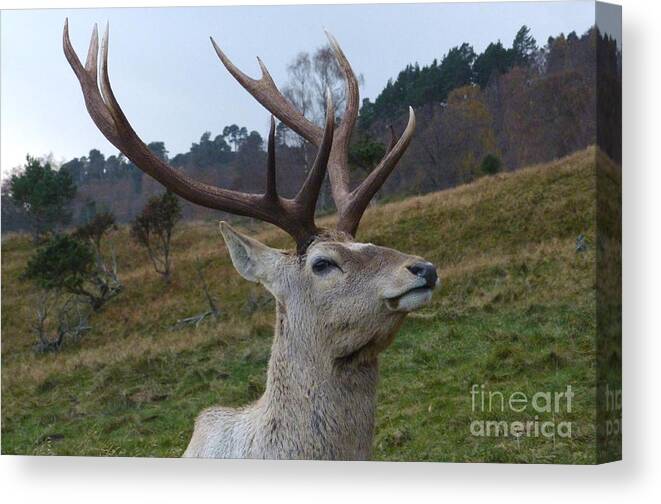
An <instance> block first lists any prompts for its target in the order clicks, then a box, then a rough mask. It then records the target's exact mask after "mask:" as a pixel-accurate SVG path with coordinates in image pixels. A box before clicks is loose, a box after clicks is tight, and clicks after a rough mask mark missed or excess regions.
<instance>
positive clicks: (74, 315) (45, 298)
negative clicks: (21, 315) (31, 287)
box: [32, 289, 91, 353]
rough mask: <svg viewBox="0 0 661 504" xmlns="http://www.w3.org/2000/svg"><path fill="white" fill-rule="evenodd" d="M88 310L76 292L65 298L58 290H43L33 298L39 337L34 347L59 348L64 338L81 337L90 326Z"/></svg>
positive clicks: (47, 350) (41, 351) (72, 340)
mask: <svg viewBox="0 0 661 504" xmlns="http://www.w3.org/2000/svg"><path fill="white" fill-rule="evenodd" d="M88 310H89V308H87V306H86V305H84V304H83V303H81V302H80V301H79V299H78V298H77V297H76V296H67V297H66V298H63V296H62V294H61V293H60V292H58V291H52V290H45V289H44V290H40V291H39V292H38V293H37V294H36V298H35V302H34V314H33V323H32V330H33V332H34V333H35V335H36V337H37V342H36V343H35V346H34V348H35V351H36V352H38V353H47V352H56V351H58V350H59V349H60V348H61V347H62V345H63V344H64V343H65V342H67V341H68V342H74V341H78V340H79V339H80V337H81V336H82V335H83V333H85V332H87V331H89V330H90V329H91V327H90V326H89V324H88V316H89V311H88ZM54 324H55V326H54V327H53V325H54Z"/></svg>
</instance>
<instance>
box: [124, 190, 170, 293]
mask: <svg viewBox="0 0 661 504" xmlns="http://www.w3.org/2000/svg"><path fill="white" fill-rule="evenodd" d="M179 219H181V205H180V204H179V200H178V199H177V197H176V196H175V195H174V194H172V193H171V192H170V191H167V192H166V193H164V194H163V195H162V196H154V197H152V198H150V200H149V201H148V202H147V205H145V208H143V210H142V212H141V213H140V215H138V216H137V217H136V218H135V220H134V221H133V222H132V223H131V236H132V237H133V239H134V240H135V241H137V242H138V243H139V244H140V245H142V246H143V247H145V248H146V249H147V253H148V254H149V259H150V260H151V262H152V265H153V266H154V270H155V271H156V272H157V273H159V274H161V275H162V276H163V278H164V279H165V281H166V282H168V281H169V280H170V272H171V269H172V262H171V256H170V249H171V243H172V232H173V230H174V227H175V225H176V224H177V222H179Z"/></svg>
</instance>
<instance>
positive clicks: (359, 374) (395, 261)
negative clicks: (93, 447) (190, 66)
mask: <svg viewBox="0 0 661 504" xmlns="http://www.w3.org/2000/svg"><path fill="white" fill-rule="evenodd" d="M326 35H327V37H328V40H329V43H330V46H331V48H332V50H333V53H334V55H335V58H336V60H337V63H338V65H339V67H340V69H341V71H342V73H343V75H344V79H345V86H346V88H345V89H346V104H345V110H344V115H343V116H342V118H341V120H340V121H339V124H338V126H337V127H335V122H336V118H335V110H334V105H333V100H332V97H331V95H330V93H327V98H326V117H325V123H324V127H323V128H322V127H320V126H318V125H317V124H315V123H314V122H312V121H311V120H309V119H307V118H306V117H305V116H304V115H303V114H302V113H300V112H299V111H298V110H297V109H296V108H295V106H294V105H293V104H292V103H291V102H290V101H289V100H287V99H286V98H285V97H284V96H283V95H282V94H281V93H280V91H279V90H278V88H277V86H276V84H275V83H274V81H273V79H272V78H271V76H270V74H269V72H268V70H267V68H266V66H265V65H264V63H263V62H262V61H261V60H260V59H259V58H258V63H259V66H260V68H261V73H262V75H261V78H259V79H253V78H251V77H249V76H247V75H246V74H244V73H243V72H242V71H241V70H239V69H238V68H237V67H236V66H234V64H233V63H232V62H231V61H230V60H229V59H228V57H227V56H226V55H225V53H224V52H223V51H222V50H221V49H220V47H219V46H218V45H217V44H216V42H215V41H214V39H213V38H211V44H212V46H213V49H214V50H215V52H216V54H217V55H218V57H219V59H220V61H221V62H222V64H223V65H224V66H225V68H226V69H227V70H228V71H229V73H230V74H231V75H232V76H233V77H234V78H235V79H236V80H237V81H238V83H239V84H240V85H241V86H242V87H243V88H245V89H246V90H247V91H248V92H249V93H250V94H251V95H252V96H253V97H254V98H255V99H256V100H257V101H258V102H259V103H260V104H261V105H262V106H264V107H265V108H266V109H267V110H268V111H269V112H270V113H271V119H270V131H269V135H268V142H267V144H268V145H267V155H266V165H267V166H266V181H265V191H264V193H263V194H254V193H246V192H240V191H235V190H231V189H225V188H221V187H216V186H212V185H209V184H206V183H202V182H200V181H197V180H194V179H192V178H190V177H189V176H188V175H187V174H185V173H184V172H182V171H180V170H178V169H176V168H174V167H172V166H170V165H169V164H167V163H166V162H165V161H163V160H161V159H160V158H158V157H157V156H156V155H154V154H153V153H152V152H151V151H150V150H149V149H148V148H147V146H146V145H145V143H144V142H143V141H142V140H141V139H140V137H139V136H138V135H137V133H136V132H135V131H134V130H133V128H132V127H131V125H130V123H129V121H128V120H127V118H126V116H125V115H124V112H123V111H122V109H121V108H120V105H119V104H118V102H117V100H116V98H115V95H114V93H113V90H112V88H111V86H110V80H109V77H108V27H106V30H105V35H104V37H103V40H102V43H101V47H100V49H99V41H98V38H99V37H98V31H97V26H96V25H95V26H94V29H93V32H92V38H91V41H90V45H89V50H88V54H87V59H86V61H85V64H84V65H83V64H82V63H81V61H80V60H79V58H78V56H77V54H76V52H75V50H74V49H73V47H72V45H71V41H70V39H69V30H68V20H66V21H65V24H64V33H63V45H64V53H65V56H66V58H67V60H68V61H69V63H70V65H71V67H72V69H73V71H74V73H75V75H76V77H77V79H78V81H79V83H80V86H81V88H82V92H83V97H84V101H85V105H86V108H87V111H88V113H89V115H90V117H91V118H92V121H93V122H94V124H95V125H96V127H97V128H98V129H99V130H100V131H101V133H103V135H104V136H105V137H106V138H107V139H108V141H109V142H110V143H111V144H112V145H114V146H115V147H116V148H117V149H119V151H121V152H122V153H123V154H124V155H125V156H126V157H127V158H128V159H130V160H131V161H132V162H133V163H134V164H135V165H136V166H138V167H139V168H140V169H141V170H142V171H143V172H144V173H146V174H148V175H150V176H151V177H153V178H154V179H156V180H157V181H158V182H160V183H161V184H162V185H163V186H165V187H166V188H167V189H169V190H171V191H172V192H174V193H176V194H177V195H179V196H180V197H182V198H183V199H185V200H187V201H189V202H192V203H194V204H197V205H202V206H204V207H207V208H211V209H215V210H220V211H223V212H227V213H230V214H233V215H240V216H245V217H251V218H254V219H257V220H260V221H263V222H266V223H269V224H272V225H275V226H276V227H278V228H280V229H281V230H283V231H285V232H286V233H287V234H288V235H289V236H290V237H291V238H292V239H293V241H294V243H295V244H296V247H295V248H292V249H291V250H280V249H275V248H271V247H269V246H267V245H265V244H263V243H261V242H259V241H258V240H256V239H255V238H252V237H249V236H246V235H244V234H242V233H241V232H239V231H238V230H237V229H235V228H234V227H233V226H231V225H230V224H228V223H227V222H220V233H221V234H222V236H223V238H224V241H225V244H226V246H227V249H228V251H229V256H230V258H231V262H232V264H233V266H234V267H235V269H236V270H237V272H238V273H239V275H241V276H242V277H243V278H244V279H246V280H248V281H250V282H255V283H258V284H261V285H262V286H263V287H264V288H265V289H266V290H267V291H268V292H269V293H270V294H271V295H272V296H273V298H274V299H275V306H276V308H275V312H276V313H275V330H274V336H273V341H272V346H271V354H270V358H269V361H268V368H267V374H266V386H265V391H264V393H263V395H262V396H261V397H260V398H259V399H258V400H257V401H255V402H253V403H252V404H249V405H246V406H243V407H240V408H228V407H223V406H213V407H211V408H208V409H206V410H204V411H202V412H201V413H200V414H199V415H198V416H197V419H196V420H195V423H194V429H193V434H192V437H191V439H190V442H189V444H188V447H187V448H186V450H185V452H184V453H183V456H184V457H203V458H257V459H312V460H367V459H369V458H370V456H371V453H372V443H373V437H374V429H375V412H376V393H377V382H378V378H379V355H380V353H381V352H383V351H384V350H385V349H386V348H387V347H388V346H389V345H390V344H391V343H392V341H393V339H394V337H395V335H396V333H397V332H398V330H399V328H400V327H401V325H402V323H403V321H404V319H405V317H406V315H407V314H409V313H411V312H413V311H415V310H418V309H419V308H421V307H423V306H425V305H426V304H428V303H429V302H430V301H431V297H432V291H433V290H434V289H435V288H436V287H437V284H438V283H439V280H438V275H437V271H436V267H435V266H434V265H433V264H432V263H430V262H428V261H426V260H424V259H423V258H421V257H418V256H415V255H409V254H405V253H402V252H399V251H397V250H394V249H392V248H387V247H385V246H380V245H375V244H372V243H362V242H359V241H357V240H356V238H355V237H356V233H357V229H358V225H359V222H360V220H361V218H362V216H363V213H364V212H365V210H366V209H367V207H368V205H369V203H370V201H371V200H372V198H373V196H374V195H375V193H376V192H377V190H378V189H379V188H380V187H381V186H382V185H383V183H384V182H385V180H386V179H387V177H388V176H389V175H390V173H391V172H392V170H393V169H394V168H395V166H396V165H397V163H398V162H399V160H400V158H401V157H402V155H403V154H404V152H405V151H406V149H407V147H408V145H409V143H410V141H411V138H412V135H413V132H414V130H415V124H416V122H415V114H414V111H413V108H411V107H409V117H408V123H407V125H406V127H405V129H404V131H403V133H402V134H401V136H400V137H399V138H397V137H396V136H395V135H394V134H393V138H392V139H391V141H390V145H389V146H388V148H387V151H386V153H385V155H384V157H383V159H382V160H381V161H380V162H379V163H378V164H377V166H376V167H375V168H374V169H373V170H372V171H371V172H370V173H369V175H367V176H366V177H365V178H364V180H363V181H362V182H360V183H359V184H357V185H356V186H355V187H353V188H351V181H350V172H349V164H348V163H349V162H348V149H349V142H350V139H351V133H352V130H353V128H354V124H355V122H356V119H357V116H358V112H359V106H358V104H359V92H358V81H357V79H356V76H355V74H354V72H353V70H352V68H351V65H350V64H349V61H348V60H347V58H346V56H345V54H344V52H343V51H342V49H341V48H340V45H339V44H338V42H337V40H336V39H335V38H334V37H333V36H332V35H331V34H330V33H326ZM99 55H100V56H101V58H100V60H101V62H100V65H98V59H99ZM275 118H277V119H278V120H280V121H281V122H282V123H284V124H285V125H286V126H287V127H289V128H290V129H291V130H293V131H294V132H296V133H297V134H298V135H300V136H302V137H303V138H304V139H305V140H307V141H308V142H310V143H311V144H312V145H314V146H315V147H316V148H317V149H318V151H317V154H316V157H315V159H314V161H313V163H312V166H311V169H310V170H309V172H308V174H307V176H306V177H305V178H304V180H303V183H302V185H301V187H300V190H299V191H298V193H297V194H296V195H295V196H294V197H293V198H284V197H282V196H280V195H279V194H278V191H277V187H276V161H275ZM326 174H328V179H329V184H330V191H331V196H332V198H333V201H334V204H335V207H336V210H337V223H336V225H335V227H334V228H330V227H326V228H324V227H318V226H317V225H316V223H315V210H316V204H317V198H318V195H319V192H320V190H321V188H322V184H323V182H324V180H325V177H326Z"/></svg>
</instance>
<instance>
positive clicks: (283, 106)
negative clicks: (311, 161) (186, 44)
mask: <svg viewBox="0 0 661 504" xmlns="http://www.w3.org/2000/svg"><path fill="white" fill-rule="evenodd" d="M209 38H210V39H211V44H212V45H213V48H214V50H215V51H216V54H217V55H218V58H220V61H221V62H222V63H223V65H225V68H227V70H228V71H229V73H230V74H232V76H233V77H234V78H235V79H236V80H237V81H238V83H239V84H241V86H243V87H244V88H245V89H246V91H248V92H249V93H250V94H251V95H252V96H253V97H254V98H255V99H256V100H257V101H258V102H259V103H261V104H262V105H263V106H264V107H265V108H266V109H267V110H268V111H269V112H271V113H272V114H273V115H275V116H276V117H277V118H278V119H280V120H281V121H282V122H283V123H285V124H286V125H287V126H288V127H289V128H291V129H292V130H294V131H295V132H296V133H298V134H299V135H301V136H302V137H303V138H305V139H306V140H307V141H308V142H310V143H312V144H314V145H316V146H319V145H320V144H321V140H322V137H323V132H322V130H321V128H320V127H319V126H317V125H316V124H314V123H313V122H311V121H310V120H308V119H307V118H306V117H305V116H304V115H303V114H301V113H300V112H299V111H298V110H296V107H294V106H293V105H292V104H291V102H290V101H289V100H288V99H287V98H285V97H284V95H283V94H282V93H281V92H280V90H278V87H277V86H276V85H275V82H273V78H272V77H271V74H269V71H268V69H267V68H266V65H264V63H263V62H262V60H261V59H259V58H257V62H258V63H259V67H260V69H261V71H262V77H261V78H260V79H259V80H257V79H253V78H252V77H248V76H247V75H246V74H244V73H243V72H242V71H241V70H239V69H238V68H237V67H236V65H234V63H232V61H231V60H230V59H229V58H228V57H227V56H226V55H225V53H224V52H223V51H222V50H221V49H220V47H218V44H216V41H215V40H214V39H213V37H209Z"/></svg>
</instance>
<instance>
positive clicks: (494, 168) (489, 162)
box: [480, 154, 502, 175]
mask: <svg viewBox="0 0 661 504" xmlns="http://www.w3.org/2000/svg"><path fill="white" fill-rule="evenodd" d="M501 169H502V163H501V161H500V158H499V157H498V156H494V155H493V154H487V155H486V156H484V158H483V159H482V163H481V164H480V171H481V172H482V173H483V174H484V175H495V174H496V173H498V172H499V171H500V170H501Z"/></svg>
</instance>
